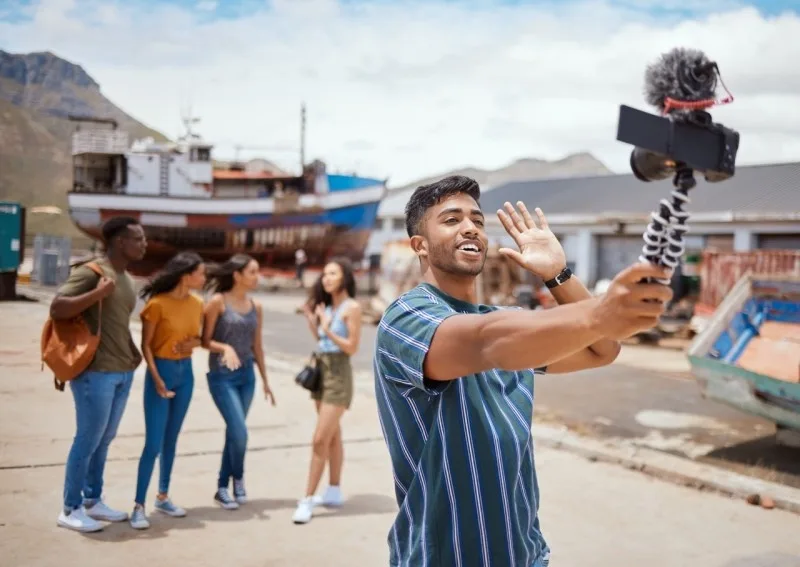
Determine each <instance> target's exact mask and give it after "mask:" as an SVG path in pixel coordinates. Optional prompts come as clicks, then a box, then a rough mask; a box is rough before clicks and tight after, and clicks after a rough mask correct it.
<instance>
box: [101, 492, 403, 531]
mask: <svg viewBox="0 0 800 567" xmlns="http://www.w3.org/2000/svg"><path fill="white" fill-rule="evenodd" d="M295 506H297V500H289V499H271V498H254V499H252V500H250V501H249V502H248V503H247V504H245V505H243V506H241V507H239V509H238V510H223V509H222V508H220V507H219V506H200V507H198V508H189V509H187V515H186V517H184V518H170V517H168V516H165V515H164V514H161V513H159V512H150V513H149V515H148V519H149V520H150V528H148V529H146V530H135V529H133V528H132V527H131V526H130V524H129V523H128V522H127V521H125V522H119V523H115V524H108V525H107V526H106V527H105V528H104V529H103V531H101V532H95V533H90V534H85V537H87V538H89V539H92V540H94V541H98V542H120V541H129V540H135V539H142V540H149V539H160V538H163V537H168V536H169V532H171V531H173V530H197V529H205V528H206V527H207V526H208V525H209V524H212V523H215V522H247V521H250V520H269V519H271V516H270V514H269V512H271V511H275V510H294V508H295ZM396 511H397V504H396V503H395V501H394V500H393V499H392V498H390V497H388V496H385V495H382V494H355V495H353V496H351V497H349V498H348V499H347V500H346V501H345V503H344V505H343V506H342V507H340V508H325V507H322V506H321V507H319V508H317V509H316V510H315V511H314V521H316V520H322V519H325V518H335V517H343V516H363V515H369V514H392V513H395V512H396Z"/></svg>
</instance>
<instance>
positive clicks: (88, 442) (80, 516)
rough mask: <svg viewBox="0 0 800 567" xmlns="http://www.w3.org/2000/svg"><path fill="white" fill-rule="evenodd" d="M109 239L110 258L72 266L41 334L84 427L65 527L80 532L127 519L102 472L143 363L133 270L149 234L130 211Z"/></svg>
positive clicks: (72, 467)
mask: <svg viewBox="0 0 800 567" xmlns="http://www.w3.org/2000/svg"><path fill="white" fill-rule="evenodd" d="M102 237H103V241H104V243H105V250H106V254H105V256H103V257H101V258H97V259H95V260H93V261H91V262H87V263H85V264H81V265H80V266H78V267H76V268H75V269H73V271H72V273H71V274H70V276H69V279H68V280H67V281H66V282H65V283H64V284H63V285H62V286H61V288H60V289H59V290H58V293H57V294H56V296H55V298H54V299H53V302H52V304H51V305H50V321H48V325H46V326H45V334H44V335H43V339H42V350H43V360H44V362H46V363H47V364H48V366H49V367H50V368H51V369H53V371H54V374H55V375H56V387H57V388H59V389H61V388H63V384H64V383H65V382H69V385H70V389H71V390H72V397H73V399H74V401H75V413H76V422H77V431H76V433H75V438H74V440H73V442H72V448H71V449H70V452H69V456H68V457H67V464H66V473H65V480H64V503H63V510H62V511H61V513H60V515H59V517H58V525H59V526H61V527H64V528H68V529H72V530H75V531H79V532H95V531H98V530H101V529H102V528H103V524H101V523H100V521H109V522H121V521H125V520H127V518H128V515H127V513H125V512H120V511H117V510H113V509H112V508H110V507H108V506H107V505H106V504H105V503H104V502H103V500H102V491H103V471H104V469H105V463H106V457H107V456H108V447H109V445H110V444H111V441H112V440H113V439H114V437H115V436H116V434H117V427H118V426H119V423H120V421H121V419H122V415H123V413H124V411H125V405H126V403H127V401H128V394H129V393H130V389H131V383H132V381H133V373H134V370H136V368H137V367H138V366H139V363H140V362H141V361H142V355H141V354H140V352H139V349H138V348H137V347H136V345H135V344H134V342H133V338H132V337H131V332H130V316H131V312H132V311H133V309H134V307H135V305H136V292H135V289H134V284H133V280H132V278H131V276H130V275H129V274H128V272H127V271H126V270H127V268H128V265H129V264H130V263H131V262H134V261H137V260H141V259H142V258H143V257H144V254H145V250H146V248H147V239H146V238H145V234H144V230H143V228H142V226H141V225H140V224H139V222H138V221H137V220H136V219H134V218H131V217H114V218H112V219H109V220H108V221H107V222H106V223H105V224H104V225H103V228H102ZM75 321H78V322H79V325H82V327H81V326H77V327H76V326H75ZM81 332H83V333H84V334H83V335H82V336H79V335H81ZM98 339H99V340H98ZM81 358H83V360H81ZM59 381H61V386H59Z"/></svg>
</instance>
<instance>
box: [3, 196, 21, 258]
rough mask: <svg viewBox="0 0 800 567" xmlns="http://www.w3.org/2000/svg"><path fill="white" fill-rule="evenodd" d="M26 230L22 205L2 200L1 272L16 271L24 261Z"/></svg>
mask: <svg viewBox="0 0 800 567" xmlns="http://www.w3.org/2000/svg"><path fill="white" fill-rule="evenodd" d="M24 230H25V209H24V208H23V207H22V205H20V204H19V203H14V202H11V201H0V272H14V271H16V270H17V269H18V268H19V266H20V264H21V263H22V255H23V249H22V247H23V244H22V240H23V237H24Z"/></svg>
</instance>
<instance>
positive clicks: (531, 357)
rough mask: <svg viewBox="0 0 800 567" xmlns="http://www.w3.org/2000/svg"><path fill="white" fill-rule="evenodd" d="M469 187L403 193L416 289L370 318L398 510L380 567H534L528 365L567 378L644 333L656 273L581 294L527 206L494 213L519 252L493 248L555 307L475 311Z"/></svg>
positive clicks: (453, 184) (652, 314) (480, 246)
mask: <svg viewBox="0 0 800 567" xmlns="http://www.w3.org/2000/svg"><path fill="white" fill-rule="evenodd" d="M479 197H480V190H479V187H478V184H477V183H476V182H475V181H474V180H472V179H469V178H467V177H462V176H451V177H448V178H445V179H442V180H441V181H438V182H436V183H433V184H430V185H425V186H421V187H419V188H417V190H416V191H415V192H414V194H413V195H412V196H411V199H410V200H409V203H408V205H407V207H406V226H407V230H408V234H409V236H410V237H411V246H412V247H413V249H414V251H415V252H416V254H417V256H418V257H419V260H420V267H421V270H422V274H423V283H421V284H420V285H419V286H417V287H415V288H414V289H412V290H411V291H409V292H407V293H405V294H403V295H402V296H401V297H399V298H398V299H397V300H395V301H394V302H393V303H392V304H391V305H390V306H389V308H388V309H387V310H386V312H385V313H384V315H383V317H382V319H381V322H380V325H379V328H378V336H377V341H376V345H375V357H374V370H375V391H376V399H377V403H378V412H379V417H380V421H381V427H382V429H383V434H384V437H385V439H386V443H387V446H388V448H389V452H390V456H391V460H392V467H393V471H394V486H395V494H396V497H397V502H398V506H399V507H400V510H399V512H398V514H397V517H396V519H395V522H394V524H393V526H392V528H391V530H390V532H389V536H388V542H389V550H390V553H389V564H390V565H391V566H392V567H473V566H474V567H546V565H547V564H548V561H549V556H550V549H549V547H548V545H547V543H546V541H545V538H544V537H543V535H542V531H541V529H540V526H539V517H538V509H539V485H538V483H537V478H536V469H535V465H534V456H533V439H532V437H531V421H532V417H533V398H534V396H533V382H534V374H535V370H534V369H537V370H538V371H541V372H543V371H544V370H545V369H547V371H548V373H560V372H572V371H576V370H581V369H585V368H591V367H597V366H601V365H605V364H609V363H610V362H612V361H613V360H614V359H615V358H616V356H617V354H618V353H619V343H618V342H617V341H618V340H619V339H621V338H624V337H628V336H631V335H633V334H634V333H636V332H639V331H640V330H644V329H648V328H651V327H652V326H653V325H654V324H655V322H656V320H657V318H658V316H659V314H660V313H661V312H662V311H663V309H664V303H665V302H666V301H667V300H669V298H670V297H671V291H670V288H669V287H667V286H663V285H660V284H650V283H640V282H641V281H642V278H646V277H651V278H652V277H656V278H664V277H667V278H668V277H669V274H668V273H667V272H666V271H665V270H664V269H662V268H658V267H655V266H650V265H648V264H637V265H634V266H631V267H630V268H628V269H627V270H625V271H623V272H622V273H620V274H619V275H618V276H617V277H616V278H615V279H614V281H613V282H612V283H611V285H610V287H609V289H608V292H607V293H606V294H604V295H603V296H601V297H599V298H593V297H592V296H591V295H590V294H589V292H588V291H587V290H586V288H585V287H584V286H583V285H582V284H581V283H580V282H579V281H578V279H577V278H575V277H571V274H570V273H569V270H567V269H566V268H565V266H566V261H565V257H564V251H563V249H562V247H561V245H560V244H559V242H558V240H557V239H556V237H555V236H554V235H553V233H552V232H551V231H550V230H549V228H548V226H547V221H546V219H545V217H544V215H543V214H542V212H541V211H540V210H538V209H537V210H536V213H537V215H538V220H539V224H538V226H537V224H536V222H535V221H534V220H533V218H532V217H531V215H530V214H529V213H528V211H527V209H526V208H525V206H524V205H523V204H522V203H518V208H519V212H517V210H516V209H515V208H514V207H512V206H511V205H510V204H508V203H506V204H505V211H498V216H499V218H500V220H501V222H502V223H503V225H504V227H505V228H506V230H507V231H508V233H509V234H510V235H511V237H512V238H513V239H514V241H515V242H516V244H517V246H518V247H519V250H518V251H517V250H512V249H501V253H503V254H505V255H507V256H508V257H509V258H510V259H512V260H514V261H515V262H516V263H517V264H518V265H520V266H521V267H523V268H524V269H527V270H529V271H531V272H533V273H534V274H536V275H537V276H539V277H541V278H542V279H543V280H545V282H546V283H547V285H548V287H549V288H551V292H552V294H553V296H554V297H555V299H556V300H557V301H558V302H559V304H560V305H559V306H558V307H555V308H553V309H548V310H540V311H528V310H521V309H502V308H497V307H492V306H487V305H479V304H478V303H477V298H476V285H475V282H476V277H477V276H478V274H480V272H481V270H482V269H483V265H484V261H485V259H486V248H487V238H486V233H485V231H484V215H483V213H482V211H481V209H480V205H479Z"/></svg>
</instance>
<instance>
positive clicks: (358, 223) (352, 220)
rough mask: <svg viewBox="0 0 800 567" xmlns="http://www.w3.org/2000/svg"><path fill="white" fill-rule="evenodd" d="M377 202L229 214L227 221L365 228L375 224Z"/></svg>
mask: <svg viewBox="0 0 800 567" xmlns="http://www.w3.org/2000/svg"><path fill="white" fill-rule="evenodd" d="M378 205H379V203H377V202H375V203H364V204H360V205H353V206H351V207H342V208H339V209H332V210H329V211H320V212H319V213H313V214H306V215H279V216H275V215H272V214H264V215H231V216H229V217H228V222H229V223H230V224H231V225H232V226H237V227H241V228H246V227H261V226H271V225H273V224H274V225H275V226H277V225H281V226H294V225H302V224H334V225H336V226H343V227H346V228H347V229H348V230H367V229H371V228H372V227H373V226H374V225H375V218H376V216H377V214H378Z"/></svg>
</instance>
